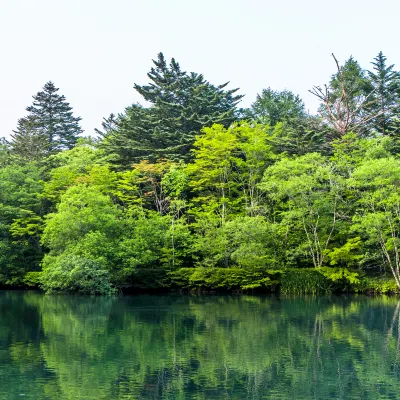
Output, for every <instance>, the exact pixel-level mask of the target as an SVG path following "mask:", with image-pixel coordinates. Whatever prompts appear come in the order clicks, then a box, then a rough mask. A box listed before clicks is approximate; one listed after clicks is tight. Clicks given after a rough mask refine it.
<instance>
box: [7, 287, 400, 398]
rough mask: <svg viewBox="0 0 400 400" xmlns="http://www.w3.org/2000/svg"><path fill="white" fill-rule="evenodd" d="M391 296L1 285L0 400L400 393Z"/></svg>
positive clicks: (398, 325)
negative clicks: (91, 292) (81, 292)
mask: <svg viewBox="0 0 400 400" xmlns="http://www.w3.org/2000/svg"><path fill="white" fill-rule="evenodd" d="M399 332H400V301H399V300H398V299H397V298H394V297H377V298H368V297H363V296H352V297H330V298H323V297H317V298H312V297H310V298H307V297H301V298H300V297H299V298H281V299H278V298H275V297H256V296H254V297H252V296H241V297H239V296H238V297H233V296H165V297H164V296H135V297H125V298H105V297H102V298H99V297H96V298H91V297H78V296H76V297H75V296H44V295H42V294H40V293H35V292H8V291H3V292H0V399H7V400H8V399H18V398H25V399H61V400H62V399H82V400H85V399H97V400H100V399H174V400H176V399H269V398H271V399H353V398H360V399H379V398H382V399H383V398H384V399H397V398H398V393H400V335H399Z"/></svg>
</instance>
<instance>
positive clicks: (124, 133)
mask: <svg viewBox="0 0 400 400" xmlns="http://www.w3.org/2000/svg"><path fill="white" fill-rule="evenodd" d="M153 63H154V67H152V68H151V71H150V72H149V73H148V77H149V79H150V83H149V84H148V85H143V86H141V85H137V84H135V89H136V90H137V91H138V93H139V94H140V95H141V96H143V99H144V100H145V101H146V102H149V103H150V104H151V106H150V107H148V108H145V107H142V106H140V105H133V106H131V107H128V108H127V109H126V110H125V113H124V114H121V115H119V116H118V118H116V119H113V120H112V124H111V125H112V129H109V128H110V121H108V122H107V121H105V125H106V129H105V131H106V132H105V136H104V137H105V140H104V142H103V143H102V147H103V148H104V149H105V151H106V152H107V154H110V155H111V157H113V159H114V160H115V161H116V162H117V163H118V164H119V165H124V166H127V165H129V164H132V163H133V162H135V163H138V162H140V161H142V160H149V161H151V162H155V161H156V160H159V159H162V158H164V159H169V160H172V161H178V160H185V161H188V160H190V159H191V153H190V149H191V147H192V145H193V142H194V140H195V136H196V135H197V134H198V133H199V132H200V130H201V129H202V128H203V127H204V126H211V125H212V124H214V123H218V124H222V125H224V126H229V125H230V124H231V123H232V122H234V121H235V120H236V119H237V116H238V110H237V108H236V106H237V104H238V103H239V102H240V100H241V98H242V97H243V96H241V95H237V94H236V92H237V90H238V89H233V90H232V89H231V90H226V89H225V88H226V86H227V84H228V83H225V84H222V85H218V86H214V85H212V84H211V83H209V82H208V81H206V80H205V79H204V77H203V75H201V74H197V73H194V72H191V73H187V72H185V71H182V70H181V68H180V66H179V64H178V63H177V62H176V61H175V59H173V58H172V59H171V62H170V63H169V64H168V63H167V61H166V59H165V58H164V55H163V54H162V53H159V54H158V58H157V60H153Z"/></svg>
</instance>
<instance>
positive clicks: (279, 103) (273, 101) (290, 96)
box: [250, 88, 306, 126]
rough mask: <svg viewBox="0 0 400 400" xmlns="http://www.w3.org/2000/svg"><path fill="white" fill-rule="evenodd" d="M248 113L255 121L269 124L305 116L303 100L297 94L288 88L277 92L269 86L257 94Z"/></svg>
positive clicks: (272, 124)
mask: <svg viewBox="0 0 400 400" xmlns="http://www.w3.org/2000/svg"><path fill="white" fill-rule="evenodd" d="M250 113H251V116H252V117H253V118H254V119H256V120H257V121H259V122H261V123H263V124H265V125H270V126H275V125H276V124H277V123H278V122H284V121H293V120H299V119H301V118H305V117H306V112H305V106H304V102H303V100H302V99H301V98H300V97H299V96H298V95H295V94H294V93H292V92H290V91H289V90H283V91H282V92H278V91H275V90H272V89H271V88H268V89H263V90H262V92H261V94H257V99H256V101H255V102H254V103H253V104H252V105H251V109H250Z"/></svg>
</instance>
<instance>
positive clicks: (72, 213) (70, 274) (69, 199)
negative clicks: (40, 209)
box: [41, 184, 124, 293]
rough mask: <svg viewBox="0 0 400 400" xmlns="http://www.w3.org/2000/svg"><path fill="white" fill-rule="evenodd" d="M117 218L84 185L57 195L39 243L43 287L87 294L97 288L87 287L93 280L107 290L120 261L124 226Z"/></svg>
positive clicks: (107, 201)
mask: <svg viewBox="0 0 400 400" xmlns="http://www.w3.org/2000/svg"><path fill="white" fill-rule="evenodd" d="M120 217H121V212H120V210H118V209H117V207H116V206H115V205H114V204H113V203H112V201H111V199H110V198H109V197H108V196H106V195H104V194H102V193H101V192H100V191H99V190H98V189H97V188H95V187H90V186H87V185H84V184H81V185H76V186H72V187H70V188H69V189H68V190H67V191H66V192H65V193H64V194H63V195H62V196H61V202H60V203H59V205H58V206H57V212H56V213H51V214H49V215H48V216H47V217H46V223H45V228H44V231H43V235H42V243H43V244H44V245H45V246H46V247H47V248H48V249H49V253H48V254H46V256H45V258H44V260H43V272H42V278H41V279H42V286H43V288H44V289H45V290H48V291H54V290H56V291H76V290H78V286H79V290H78V291H80V292H87V293H90V292H91V291H92V290H97V289H95V288H96V287H98V286H97V285H96V286H95V287H94V288H93V287H92V286H91V284H90V280H91V279H92V278H93V279H98V285H100V286H99V287H101V288H103V289H102V290H104V291H108V289H109V288H110V282H111V279H112V271H113V269H115V268H116V267H117V265H118V263H119V262H120V261H121V260H120V259H119V258H118V257H119V255H118V240H119V238H120V237H121V235H122V232H123V229H124V226H123V224H122V223H121V221H120V220H119V218H120ZM71 256H74V258H70V257H71ZM89 265H92V266H93V268H94V270H93V271H91V270H90V269H88V268H89ZM76 268H78V269H76ZM74 276H75V278H77V277H79V280H80V282H79V281H75V278H74ZM94 277H96V278H94ZM66 282H69V284H68V285H67V284H66Z"/></svg>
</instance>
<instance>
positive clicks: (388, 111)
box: [368, 51, 400, 135]
mask: <svg viewBox="0 0 400 400" xmlns="http://www.w3.org/2000/svg"><path fill="white" fill-rule="evenodd" d="M371 64H372V65H373V70H372V71H368V77H369V81H370V83H371V90H373V94H372V96H371V100H372V101H371V105H370V107H369V110H368V111H369V113H371V114H376V117H375V118H374V119H373V120H372V121H371V127H372V129H374V130H375V131H376V132H378V133H380V134H381V135H390V134H394V133H395V132H394V131H396V130H397V128H398V122H397V121H396V117H397V116H398V115H399V104H398V103H399V102H400V73H399V72H397V71H394V70H393V68H394V65H393V64H392V65H387V64H386V57H385V56H384V55H383V53H382V52H381V51H380V52H379V54H378V55H377V56H376V57H375V58H374V61H373V62H372V63H371Z"/></svg>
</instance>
